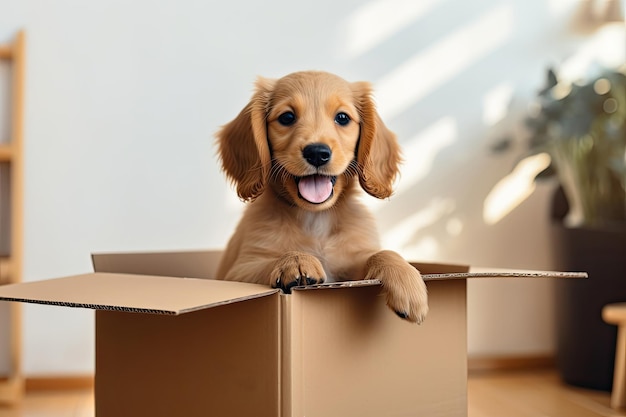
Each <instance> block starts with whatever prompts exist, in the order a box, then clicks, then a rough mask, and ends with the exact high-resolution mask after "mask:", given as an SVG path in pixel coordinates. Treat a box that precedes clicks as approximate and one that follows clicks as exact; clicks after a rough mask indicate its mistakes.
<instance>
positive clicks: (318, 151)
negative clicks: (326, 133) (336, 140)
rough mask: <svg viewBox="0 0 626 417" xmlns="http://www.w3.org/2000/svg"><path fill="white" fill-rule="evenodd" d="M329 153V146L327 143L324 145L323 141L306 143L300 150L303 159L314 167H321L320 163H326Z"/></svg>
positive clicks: (328, 159)
mask: <svg viewBox="0 0 626 417" xmlns="http://www.w3.org/2000/svg"><path fill="white" fill-rule="evenodd" d="M331 155H332V152H331V151H330V148H329V147H328V145H324V144H323V143H314V144H311V145H307V146H306V147H305V148H304V149H303V150H302V156H303V157H304V159H306V160H307V161H308V163H309V164H311V165H313V166H314V167H321V166H322V165H324V164H326V163H328V161H330V157H331Z"/></svg>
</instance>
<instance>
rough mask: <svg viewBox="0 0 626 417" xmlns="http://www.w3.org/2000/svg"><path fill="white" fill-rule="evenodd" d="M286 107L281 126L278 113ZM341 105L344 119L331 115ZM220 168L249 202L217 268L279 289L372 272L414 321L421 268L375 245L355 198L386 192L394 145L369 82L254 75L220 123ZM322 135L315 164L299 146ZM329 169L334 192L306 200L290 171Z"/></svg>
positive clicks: (317, 75) (419, 310)
mask: <svg viewBox="0 0 626 417" xmlns="http://www.w3.org/2000/svg"><path fill="white" fill-rule="evenodd" d="M286 111H291V112H293V113H294V114H295V115H296V117H297V120H296V122H295V123H294V124H292V125H289V126H284V125H282V124H281V123H279V122H278V117H279V116H280V115H281V114H283V113H284V112H286ZM339 112H344V113H346V114H347V115H348V116H349V117H350V119H351V121H350V123H348V124H347V125H345V126H340V125H339V124H337V123H335V116H336V114H337V113H339ZM217 139H218V147H219V155H220V157H221V161H222V168H223V170H224V172H225V173H226V175H227V176H228V178H229V179H230V180H231V181H232V182H233V183H234V184H235V185H236V187H237V193H238V195H239V197H240V198H241V199H243V200H245V201H249V202H250V204H249V205H248V207H247V208H246V210H245V213H244V215H243V218H242V219H241V221H240V223H239V225H238V226H237V229H236V231H235V233H234V234H233V236H232V237H231V239H230V242H229V243H228V246H227V248H226V252H225V254H224V257H223V260H222V263H221V265H220V267H219V270H218V278H220V279H225V280H235V281H244V282H256V283H266V284H269V285H271V286H273V287H280V288H283V289H285V290H287V291H289V289H290V288H291V286H293V285H304V284H307V283H309V284H310V283H320V282H324V281H329V280H332V281H341V280H360V279H380V280H381V281H382V283H383V288H384V291H385V295H386V300H387V304H388V305H389V307H390V308H391V309H392V310H394V311H395V312H396V313H398V315H400V316H401V317H404V318H406V319H407V320H409V321H412V322H418V323H420V322H421V321H422V320H423V319H424V317H425V316H426V314H427V312H428V301H427V294H426V286H425V285H424V282H423V280H422V278H421V276H420V274H419V272H418V271H417V270H416V269H415V268H413V267H412V266H411V265H409V264H408V263H407V262H406V261H405V260H404V259H402V258H401V257H400V256H399V255H398V254H396V253H395V252H391V251H381V250H380V244H379V238H378V234H377V232H376V226H375V223H374V219H373V217H372V216H371V215H370V213H369V212H368V211H367V209H366V208H365V207H364V206H363V205H362V204H361V203H360V202H359V201H358V200H357V198H356V196H357V193H358V192H359V191H358V187H357V183H359V184H360V185H361V187H362V188H363V189H364V190H365V191H366V192H367V193H369V194H370V195H372V196H374V197H377V198H386V197H389V196H390V195H391V194H392V191H393V183H394V180H395V178H396V176H397V174H398V164H399V163H400V150H399V146H398V144H397V141H396V138H395V135H394V134H393V133H392V132H391V131H390V130H389V129H387V127H386V126H385V125H384V123H383V122H382V120H381V118H380V116H379V115H378V113H377V112H376V109H375V106H374V103H373V100H372V97H371V87H370V85H369V84H368V83H364V82H357V83H349V82H347V81H345V80H343V79H341V78H339V77H337V76H335V75H332V74H329V73H325V72H314V71H309V72H298V73H293V74H290V75H288V76H286V77H283V78H281V79H278V80H269V79H265V78H259V79H258V80H257V83H256V91H255V93H254V95H253V96H252V99H251V100H250V103H248V105H247V106H246V107H245V108H244V109H243V110H242V111H241V113H240V114H239V115H238V116H237V117H236V118H235V119H234V120H233V121H231V122H230V123H228V124H227V125H225V126H224V127H223V128H222V129H221V130H220V131H219V132H218V133H217ZM313 143H316V144H319V143H322V144H326V145H328V147H329V148H330V150H331V151H332V157H331V159H330V160H329V161H328V163H326V164H324V165H322V166H320V167H315V166H313V165H311V164H309V163H308V162H307V160H306V159H305V158H304V157H303V155H302V151H303V149H304V147H305V146H307V145H309V144H313ZM312 174H322V175H326V176H333V177H336V182H335V184H334V187H333V194H332V196H330V197H329V198H328V199H327V200H326V201H324V202H322V203H319V204H313V203H310V202H308V201H306V200H304V199H303V198H301V197H300V196H299V194H298V187H297V184H296V179H295V178H296V177H304V176H306V175H312Z"/></svg>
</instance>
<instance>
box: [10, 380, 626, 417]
mask: <svg viewBox="0 0 626 417" xmlns="http://www.w3.org/2000/svg"><path fill="white" fill-rule="evenodd" d="M468 394H469V396H468V402H469V413H468V417H599V416H602V417H605V416H606V417H609V416H610V417H617V416H626V411H625V412H615V411H613V410H611V408H610V407H609V399H610V395H609V394H608V393H606V392H596V391H590V390H584V389H579V388H573V387H569V386H565V385H563V384H562V383H561V382H560V380H559V378H558V376H557V374H556V373H555V372H554V371H552V370H546V371H535V372H529V371H516V372H508V373H487V374H477V375H471V376H470V378H469V384H468ZM93 415H94V412H93V393H92V391H90V390H86V391H85V390H83V391H63V392H49V391H39V392H32V393H30V394H28V395H27V396H26V399H25V401H24V403H23V404H22V406H21V407H19V408H12V409H7V408H0V417H93Z"/></svg>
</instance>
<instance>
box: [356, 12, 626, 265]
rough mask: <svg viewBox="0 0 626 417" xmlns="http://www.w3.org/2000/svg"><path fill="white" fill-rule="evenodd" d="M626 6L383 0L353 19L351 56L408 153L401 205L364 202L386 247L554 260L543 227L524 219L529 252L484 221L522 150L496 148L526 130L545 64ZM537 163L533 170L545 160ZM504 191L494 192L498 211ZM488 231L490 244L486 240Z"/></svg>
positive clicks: (488, 258) (483, 258)
mask: <svg viewBox="0 0 626 417" xmlns="http://www.w3.org/2000/svg"><path fill="white" fill-rule="evenodd" d="M616 4H617V2H613V1H610V0H608V1H550V2H545V1H537V0H534V1H528V2H519V1H518V2H515V1H502V0H485V1H480V2H471V4H469V3H467V2H461V1H453V0H426V1H420V2H412V1H404V0H393V1H383V0H376V1H372V2H368V3H367V4H365V5H364V6H362V7H361V8H360V9H358V10H357V11H356V12H354V13H353V14H351V15H350V17H348V18H347V19H346V25H345V28H346V29H345V33H344V37H345V39H346V50H347V53H346V54H345V55H346V58H347V59H350V60H351V61H352V62H351V65H357V66H358V67H360V68H366V71H367V73H368V74H367V76H368V77H369V79H370V80H371V81H372V82H373V84H374V87H375V94H376V98H377V102H378V106H379V111H380V113H381V116H382V117H383V119H384V120H385V122H386V123H387V124H388V126H391V127H392V129H394V130H395V131H396V133H397V134H398V138H399V140H400V142H401V144H402V146H403V149H404V158H405V163H404V166H403V167H402V177H401V179H400V181H399V183H398V184H397V188H396V194H395V195H394V196H393V197H392V198H391V200H390V201H376V200H374V199H371V198H369V197H365V199H364V201H365V202H366V204H368V205H369V206H370V207H371V208H372V209H373V210H374V211H375V213H376V215H377V217H378V221H379V225H380V229H381V231H384V233H383V234H382V235H383V244H384V246H385V247H388V248H392V249H395V250H398V251H400V252H401V253H403V254H404V255H405V256H407V257H410V258H412V259H428V260H454V261H457V262H469V263H475V262H476V261H477V260H478V261H479V262H481V263H489V264H492V265H497V264H498V263H500V264H502V262H503V258H502V256H503V251H504V252H506V254H509V256H511V255H510V254H511V253H515V252H519V253H518V254H517V255H513V257H512V258H510V259H508V260H505V261H504V262H509V263H510V264H509V265H508V266H513V267H518V266H519V267H521V265H523V266H525V267H529V268H548V267H550V265H546V261H545V259H546V256H545V255H542V253H543V252H545V250H546V249H547V248H545V245H546V244H545V243H544V244H541V242H539V244H537V243H538V242H536V241H534V239H536V236H537V233H536V230H533V229H534V228H537V227H541V222H539V223H529V220H530V221H532V219H528V218H527V216H525V215H524V214H521V215H518V216H517V217H516V219H517V222H518V223H520V224H519V225H518V226H516V227H514V228H513V230H514V231H515V233H516V234H517V235H518V236H517V241H518V244H519V245H522V246H524V247H525V248H524V251H515V250H513V251H512V250H511V248H510V247H508V248H502V246H501V245H498V244H497V242H498V239H497V238H496V236H497V235H498V225H497V223H498V221H492V219H490V218H484V210H485V208H484V205H485V201H486V199H487V197H488V195H489V193H490V191H491V189H492V188H493V187H494V185H495V184H496V182H497V181H498V180H499V179H500V178H502V177H503V176H504V175H505V174H506V173H507V172H509V171H510V168H511V166H512V165H513V164H514V161H515V158H517V156H516V155H509V156H508V157H502V156H501V157H498V158H495V157H494V156H493V155H491V154H490V152H489V148H490V146H491V144H492V143H493V142H494V141H495V140H496V139H497V138H498V137H499V136H503V135H504V134H505V132H506V133H508V134H510V132H511V131H515V130H517V129H519V127H518V124H519V122H518V121H519V119H521V117H522V115H523V114H524V113H525V112H526V108H527V105H526V103H527V102H528V101H529V100H530V97H532V96H534V93H535V90H536V89H537V88H538V86H540V79H541V77H542V76H543V73H544V69H545V67H547V66H548V65H550V64H551V63H553V62H554V60H557V61H559V62H561V61H563V60H567V59H570V60H573V57H576V54H577V52H578V51H579V50H580V49H579V48H581V47H582V48H583V49H584V47H585V45H586V44H588V43H589V37H588V36H580V35H581V34H584V35H588V34H590V33H593V30H594V29H595V28H597V27H598V25H599V24H600V23H602V22H604V21H606V20H607V19H608V18H606V16H605V15H602V16H601V18H599V17H598V16H600V12H601V11H602V12H603V13H605V14H606V13H608V12H611V13H613V14H610V13H609V15H610V16H609V17H610V18H612V17H611V16H613V17H614V16H615V15H616V14H617V15H619V10H616V7H615V5H616ZM617 9H619V7H618V8H617ZM587 49H589V48H587ZM381 57H382V58H381ZM513 153H515V152H513ZM517 153H518V154H519V152H517ZM535 162H536V164H535V165H534V166H531V167H526V168H525V169H526V171H529V170H530V171H532V170H537V169H540V167H541V165H542V164H543V162H544V161H535ZM524 187H525V188H524ZM530 187H531V183H530V182H527V183H524V182H523V181H522V182H520V181H518V182H516V183H512V184H511V185H510V186H509V188H510V189H514V190H515V191H517V194H519V195H521V196H523V197H525V198H527V197H528V196H529V195H530V194H532V191H533V189H532V188H530ZM542 194H546V193H542ZM548 194H549V193H548ZM499 198H500V197H499V196H495V198H492V199H491V203H492V204H493V203H495V206H496V207H497V206H498V204H499V203H501V202H499V201H498V199H499ZM523 200H524V198H519V199H518V201H517V204H518V205H519V204H521V203H522V201H523ZM487 203H489V201H487ZM545 204H546V208H545V214H546V218H547V213H548V210H547V202H546V203H545ZM510 209H511V210H512V208H510ZM523 223H526V224H523ZM507 230H508V232H511V227H510V225H509V226H507ZM477 236H480V237H481V241H482V242H483V243H484V244H482V245H477V244H475V242H476V240H475V239H472V237H474V238H475V237H477ZM489 241H491V242H493V243H495V244H494V245H489V244H487V242H489ZM451 248H456V250H451ZM537 259H543V261H539V262H537ZM548 262H549V261H548ZM537 263H539V265H537Z"/></svg>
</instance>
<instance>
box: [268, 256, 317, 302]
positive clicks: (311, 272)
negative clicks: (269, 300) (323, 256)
mask: <svg viewBox="0 0 626 417" xmlns="http://www.w3.org/2000/svg"><path fill="white" fill-rule="evenodd" d="M325 280H326V274H325V273H324V268H323V267H322V264H321V262H320V261H319V259H317V258H316V257H315V256H313V255H309V254H307V253H304V252H295V251H294V252H287V253H286V254H284V255H283V256H282V257H280V259H278V261H276V263H275V264H274V268H273V269H272V273H271V274H270V285H271V286H272V287H273V288H280V289H282V290H283V291H284V292H285V293H287V294H289V293H290V292H291V289H292V288H293V287H296V286H299V285H313V284H321V283H323V282H324V281H325Z"/></svg>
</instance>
